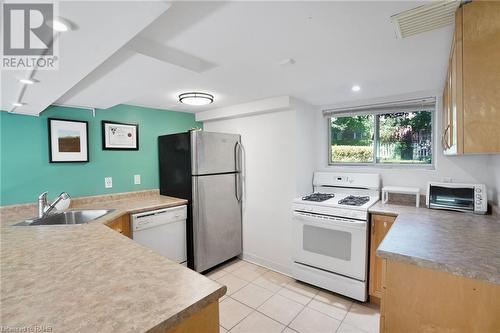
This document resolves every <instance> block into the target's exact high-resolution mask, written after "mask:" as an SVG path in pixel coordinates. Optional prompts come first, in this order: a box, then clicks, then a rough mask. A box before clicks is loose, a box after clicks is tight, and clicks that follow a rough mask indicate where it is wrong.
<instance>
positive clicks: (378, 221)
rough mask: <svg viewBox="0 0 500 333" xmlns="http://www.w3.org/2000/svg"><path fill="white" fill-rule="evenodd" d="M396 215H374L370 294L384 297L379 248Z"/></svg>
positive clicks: (371, 241) (372, 221)
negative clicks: (377, 253)
mask: <svg viewBox="0 0 500 333" xmlns="http://www.w3.org/2000/svg"><path fill="white" fill-rule="evenodd" d="M395 219H396V217H394V216H387V215H376V214H374V215H372V218H371V236H370V281H369V294H370V296H374V297H378V298H381V297H382V259H381V258H379V257H377V255H376V252H377V248H378V246H379V245H380V243H381V242H382V240H383V239H384V237H385V235H386V234H387V232H388V231H389V229H390V228H391V226H392V224H393V223H394V220H395Z"/></svg>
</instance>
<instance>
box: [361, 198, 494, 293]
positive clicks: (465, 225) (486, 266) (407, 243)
mask: <svg viewBox="0 0 500 333" xmlns="http://www.w3.org/2000/svg"><path fill="white" fill-rule="evenodd" d="M369 211H370V213H373V214H385V215H394V216H397V218H396V221H395V223H394V224H393V226H392V227H391V229H390V230H389V233H388V234H387V235H386V236H385V238H384V240H383V241H382V243H381V244H380V246H379V247H378V249H377V255H379V256H380V257H382V258H386V259H390V260H397V261H403V262H407V263H411V264H415V265H417V266H420V267H425V268H430V269H434V270H439V271H444V272H448V273H451V274H455V275H460V276H464V277H468V278H473V279H478V280H483V281H486V282H491V283H496V284H500V217H499V216H498V215H475V214H469V213H460V212H449V211H441V210H434V209H427V208H415V207H410V206H403V205H393V204H383V203H381V202H377V203H376V204H375V205H373V206H372V207H371V208H370V210H369Z"/></svg>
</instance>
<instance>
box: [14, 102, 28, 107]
mask: <svg viewBox="0 0 500 333" xmlns="http://www.w3.org/2000/svg"><path fill="white" fill-rule="evenodd" d="M12 105H13V106H15V107H20V106H23V105H26V103H21V102H14V103H12Z"/></svg>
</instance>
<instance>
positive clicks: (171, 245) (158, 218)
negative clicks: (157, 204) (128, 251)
mask: <svg viewBox="0 0 500 333" xmlns="http://www.w3.org/2000/svg"><path fill="white" fill-rule="evenodd" d="M186 218H187V208H186V206H185V205H184V206H178V207H173V208H164V209H158V210H153V211H148V212H142V213H137V214H132V238H133V239H134V240H135V241H136V242H138V243H140V244H142V245H144V246H146V247H149V248H150V249H152V250H155V251H157V252H159V253H160V254H162V255H163V256H165V257H167V258H168V259H170V260H172V261H175V262H177V263H180V264H184V265H186V260H187V257H186Z"/></svg>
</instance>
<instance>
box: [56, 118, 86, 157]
mask: <svg viewBox="0 0 500 333" xmlns="http://www.w3.org/2000/svg"><path fill="white" fill-rule="evenodd" d="M60 129H61V130H69V131H77V132H79V133H80V152H78V153H71V152H59V151H58V149H59V142H58V139H59V138H58V130H60ZM50 136H51V137H50V140H51V141H50V143H51V154H52V162H86V161H87V159H88V158H87V157H88V152H87V149H88V147H87V123H81V122H72V121H70V120H68V121H64V120H50Z"/></svg>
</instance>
